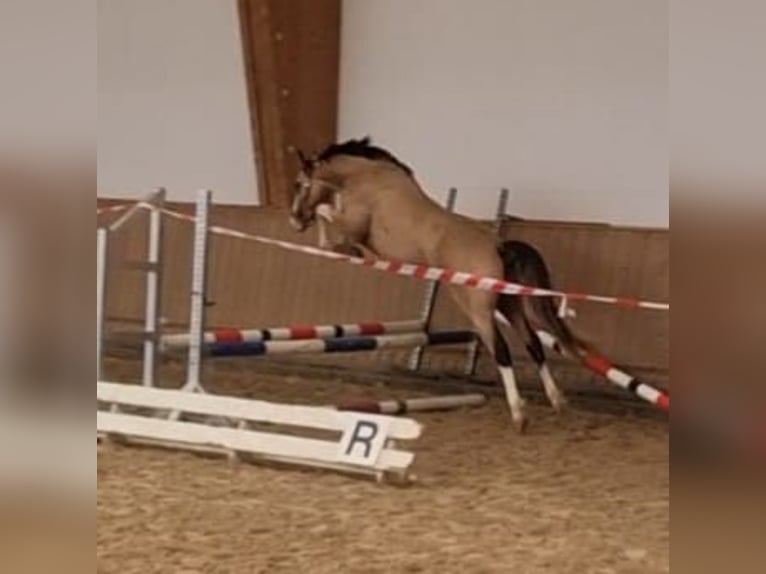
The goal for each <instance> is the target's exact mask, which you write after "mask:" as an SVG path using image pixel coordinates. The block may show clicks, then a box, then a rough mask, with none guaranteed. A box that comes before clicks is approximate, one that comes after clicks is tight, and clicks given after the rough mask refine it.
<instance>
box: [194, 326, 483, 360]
mask: <svg viewBox="0 0 766 574" xmlns="http://www.w3.org/2000/svg"><path fill="white" fill-rule="evenodd" d="M473 340H474V334H473V333H472V332H470V331H441V332H436V333H405V334H401V335H381V336H378V337H335V338H331V339H306V340H297V341H244V342H231V343H230V342H217V343H209V344H206V345H205V350H206V352H207V354H208V355H210V356H213V357H235V356H260V355H274V354H291V353H347V352H355V351H375V350H380V349H392V348H402V347H417V346H436V345H452V344H458V343H468V342H471V341H473Z"/></svg>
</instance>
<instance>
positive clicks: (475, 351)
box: [464, 187, 509, 377]
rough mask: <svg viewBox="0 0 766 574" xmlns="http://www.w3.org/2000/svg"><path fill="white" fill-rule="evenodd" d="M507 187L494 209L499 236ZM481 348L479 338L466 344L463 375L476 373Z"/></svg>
mask: <svg viewBox="0 0 766 574" xmlns="http://www.w3.org/2000/svg"><path fill="white" fill-rule="evenodd" d="M508 195H509V192H508V188H507V187H504V188H502V189H501V190H500V197H499V198H498V200H497V211H495V233H496V234H497V235H498V236H499V235H500V232H501V231H502V228H503V218H504V217H505V213H506V211H507V210H508ZM480 349H481V347H480V343H479V340H478V339H476V340H474V341H473V342H471V343H469V345H468V355H467V356H466V360H465V371H464V373H465V375H466V376H467V377H472V376H474V375H475V374H476V366H477V364H478V363H479V350H480Z"/></svg>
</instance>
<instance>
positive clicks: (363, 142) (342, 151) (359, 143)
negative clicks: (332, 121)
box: [317, 136, 413, 176]
mask: <svg viewBox="0 0 766 574" xmlns="http://www.w3.org/2000/svg"><path fill="white" fill-rule="evenodd" d="M371 142H372V140H371V139H370V137H369V136H367V137H364V138H362V139H360V140H354V139H351V140H348V141H345V142H343V143H334V144H331V145H329V146H327V147H326V148H325V149H324V150H322V152H321V153H320V154H319V155H318V156H317V160H319V161H327V160H329V159H332V158H334V157H335V156H339V155H351V156H355V157H363V158H366V159H373V160H382V161H387V162H388V163H391V164H393V165H395V166H397V167H398V168H400V169H401V170H403V171H404V172H405V173H406V174H407V175H409V176H412V175H413V172H412V169H410V167H409V166H408V165H405V164H404V163H402V162H401V161H399V160H398V159H396V157H395V156H394V155H393V154H392V153H391V152H389V151H387V150H385V149H383V148H380V147H377V146H374V145H372V143H371Z"/></svg>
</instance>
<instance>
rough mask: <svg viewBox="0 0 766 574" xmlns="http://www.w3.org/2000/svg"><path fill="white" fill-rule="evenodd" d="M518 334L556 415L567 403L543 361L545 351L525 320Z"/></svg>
mask: <svg viewBox="0 0 766 574" xmlns="http://www.w3.org/2000/svg"><path fill="white" fill-rule="evenodd" d="M519 333H521V336H522V339H523V340H524V345H525V346H526V347H527V351H529V354H530V356H531V357H532V359H534V361H535V362H536V363H537V368H538V369H539V372H540V378H541V379H542V381H543V387H544V388H545V394H546V395H547V396H548V400H549V401H550V402H551V405H552V406H553V409H554V410H555V411H556V412H557V413H560V412H561V411H562V410H563V409H564V407H565V406H566V402H567V401H566V399H565V398H564V395H563V394H562V392H561V390H560V389H559V387H558V385H557V384H556V381H555V380H554V378H553V375H551V370H550V369H549V368H548V363H547V362H546V361H545V350H544V349H543V344H542V342H541V341H540V337H538V336H537V333H535V330H534V329H533V328H532V325H530V323H529V321H527V320H526V319H524V326H523V328H520V329H519Z"/></svg>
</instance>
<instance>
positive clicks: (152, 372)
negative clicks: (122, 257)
mask: <svg viewBox="0 0 766 574" xmlns="http://www.w3.org/2000/svg"><path fill="white" fill-rule="evenodd" d="M165 195H166V194H165V190H164V189H162V188H161V189H159V190H157V192H156V193H155V194H154V195H153V196H152V198H151V200H150V203H151V205H152V209H151V211H150V212H149V241H148V244H149V245H148V252H147V254H146V255H147V258H146V262H147V267H146V312H145V314H144V363H143V369H144V371H143V374H144V376H143V382H144V385H146V386H149V387H153V386H154V384H155V381H156V379H157V359H158V347H159V338H160V332H159V325H160V300H161V284H162V265H161V255H162V235H163V234H162V211H161V209H162V207H163V206H164V204H165Z"/></svg>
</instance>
